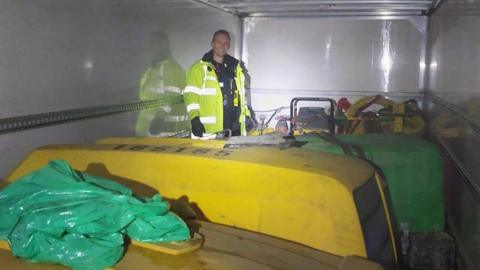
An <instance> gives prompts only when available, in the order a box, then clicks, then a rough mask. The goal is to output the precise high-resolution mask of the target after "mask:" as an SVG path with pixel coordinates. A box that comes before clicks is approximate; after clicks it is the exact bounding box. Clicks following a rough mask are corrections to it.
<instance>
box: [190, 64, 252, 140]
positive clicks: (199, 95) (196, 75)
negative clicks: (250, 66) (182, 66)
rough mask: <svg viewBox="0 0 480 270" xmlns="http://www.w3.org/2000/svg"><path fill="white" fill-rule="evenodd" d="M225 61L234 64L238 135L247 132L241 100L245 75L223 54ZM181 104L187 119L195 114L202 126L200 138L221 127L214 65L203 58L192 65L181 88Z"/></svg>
mask: <svg viewBox="0 0 480 270" xmlns="http://www.w3.org/2000/svg"><path fill="white" fill-rule="evenodd" d="M225 58H227V61H225V62H226V63H234V64H235V78H234V79H235V84H236V89H235V91H234V93H233V106H234V107H238V108H239V109H240V116H239V124H240V134H241V135H242V136H245V135H247V132H246V129H245V117H246V116H250V111H249V110H248V108H247V104H246V102H245V75H244V73H243V69H242V67H241V66H240V64H239V61H238V60H236V59H235V58H233V57H231V56H229V55H226V56H225ZM183 98H184V100H185V105H186V106H187V112H188V116H189V117H190V120H191V119H193V118H195V117H199V118H200V122H202V124H203V125H204V127H205V133H204V135H203V136H204V137H206V136H211V135H213V134H214V133H216V132H219V131H222V130H223V129H224V128H223V95H222V90H221V88H220V83H219V81H218V78H217V74H216V73H215V67H214V66H213V64H212V63H211V62H209V61H206V60H205V57H204V58H203V59H202V60H200V61H198V62H196V63H195V64H193V65H192V66H191V67H190V69H189V70H188V72H187V83H186V87H185V91H184V96H183Z"/></svg>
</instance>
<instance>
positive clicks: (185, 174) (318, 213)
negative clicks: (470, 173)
mask: <svg viewBox="0 0 480 270" xmlns="http://www.w3.org/2000/svg"><path fill="white" fill-rule="evenodd" d="M224 145H225V141H200V140H190V139H158V138H111V139H104V140H101V141H99V142H97V144H94V145H54V146H45V147H41V148H38V149H36V150H34V151H33V152H32V153H31V154H30V155H29V156H28V157H27V158H26V159H25V160H24V161H23V162H22V163H21V164H20V165H19V166H18V167H17V168H16V169H15V170H14V171H13V173H12V174H11V175H10V176H9V177H8V179H7V181H14V180H15V179H18V178H20V177H21V176H24V175H26V174H28V173H29V172H31V171H33V170H36V169H39V168H41V167H43V166H45V165H46V164H47V163H48V162H49V161H50V160H53V159H63V160H66V161H68V162H69V163H70V164H71V165H72V166H73V167H74V168H75V169H77V170H79V171H84V172H87V173H90V174H93V175H98V176H103V177H106V178H109V179H112V180H116V181H118V182H120V183H122V184H124V185H126V186H128V187H129V188H131V189H132V190H133V191H134V193H135V194H136V195H139V196H151V195H153V194H154V193H156V192H157V191H159V192H160V194H161V195H162V196H163V197H166V198H169V199H178V198H183V199H188V202H189V204H190V205H191V206H192V208H193V209H195V210H196V212H197V215H198V216H199V218H200V219H203V220H206V221H210V222H213V223H218V224H223V225H227V226H233V227H238V228H242V229H246V230H250V231H254V232H259V233H263V234H267V235H271V236H275V237H279V238H282V239H286V240H290V241H293V242H296V243H300V244H303V245H306V246H308V247H311V248H314V249H317V250H322V251H325V252H328V253H331V254H334V255H338V256H342V257H343V256H350V255H357V256H361V257H367V251H366V246H365V239H364V235H363V232H362V226H361V224H360V220H359V215H358V213H357V209H356V204H355V202H354V197H353V193H354V191H355V190H356V189H357V188H359V187H361V186H362V185H363V184H365V183H366V182H367V181H369V180H371V181H376V185H377V186H378V190H379V192H380V194H381V200H382V202H381V203H382V204H383V208H384V209H385V210H384V211H385V216H386V218H387V219H388V220H387V221H388V228H387V230H388V231H389V232H390V234H389V236H390V237H392V239H390V240H392V243H394V241H393V236H392V233H391V225H390V221H389V213H388V210H387V209H388V207H387V206H386V202H385V198H384V196H383V193H382V188H380V186H381V184H380V180H379V179H378V177H375V176H376V174H375V171H374V169H373V168H372V167H371V166H370V165H369V164H368V163H367V162H364V161H362V160H359V159H355V158H351V157H346V156H340V155H335V154H328V153H320V152H318V151H310V150H305V149H301V148H289V149H284V150H280V149H277V148H275V147H247V148H238V149H226V148H223V147H224ZM372 179H373V180H372ZM393 245H394V244H393ZM392 248H393V249H395V247H392Z"/></svg>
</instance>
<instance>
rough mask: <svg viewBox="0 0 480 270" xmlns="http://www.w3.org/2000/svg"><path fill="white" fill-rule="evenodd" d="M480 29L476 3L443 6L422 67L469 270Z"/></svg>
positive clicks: (479, 200) (475, 207)
mask: <svg viewBox="0 0 480 270" xmlns="http://www.w3.org/2000/svg"><path fill="white" fill-rule="evenodd" d="M479 26H480V1H479V0H468V1H467V0H460V1H453V0H445V1H444V2H443V4H442V5H441V6H440V8H439V9H438V10H437V11H436V12H435V13H434V14H433V16H432V17H431V22H430V31H429V32H430V34H429V37H430V38H429V48H428V50H427V51H428V52H429V53H428V55H427V60H428V61H427V62H426V64H425V67H426V68H427V69H429V71H428V72H427V74H428V75H429V76H427V78H426V83H427V86H428V87H427V89H426V90H427V97H428V100H429V106H428V107H427V108H428V112H429V117H430V121H429V122H430V131H431V135H432V137H434V138H435V139H437V140H438V141H439V142H440V143H441V144H443V146H444V148H445V150H446V152H447V153H448V154H449V156H450V157H451V158H452V159H453V161H454V163H455V165H456V167H457V169H458V171H459V172H461V173H460V174H453V175H450V177H449V178H447V183H446V194H447V216H448V220H449V221H450V222H449V224H450V226H451V229H452V230H453V231H454V232H455V234H456V235H455V236H456V239H457V242H458V243H459V248H460V252H461V254H462V255H463V257H464V259H465V263H466V265H467V267H468V269H480V258H479V257H478V251H479V250H480V154H479V151H478V148H479V145H480V72H479V70H480V45H479V44H480V28H479Z"/></svg>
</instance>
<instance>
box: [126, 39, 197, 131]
mask: <svg viewBox="0 0 480 270" xmlns="http://www.w3.org/2000/svg"><path fill="white" fill-rule="evenodd" d="M146 46H147V49H146V51H148V54H147V57H148V59H149V60H146V61H150V63H145V66H148V68H147V69H146V71H145V72H144V73H143V75H142V77H141V79H140V93H139V98H140V100H141V101H145V100H152V99H161V98H175V97H177V98H178V97H179V96H180V97H181V96H182V92H183V89H184V88H185V70H184V69H183V68H182V66H181V65H180V64H178V62H177V61H176V60H175V59H174V58H173V56H172V53H171V50H170V41H169V38H168V36H167V35H166V33H164V32H163V31H155V32H151V33H150V34H149V37H148V40H147V45H146ZM180 100H181V101H180V102H177V103H174V102H170V103H169V104H167V105H166V106H163V107H160V108H158V109H154V110H149V111H142V112H140V113H139V116H138V120H137V123H136V127H135V132H136V134H137V135H138V136H147V137H166V136H172V135H174V134H177V133H180V132H184V131H187V130H189V128H190V124H189V121H188V115H187V110H186V107H185V104H184V103H183V99H180Z"/></svg>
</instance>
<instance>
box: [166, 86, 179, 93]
mask: <svg viewBox="0 0 480 270" xmlns="http://www.w3.org/2000/svg"><path fill="white" fill-rule="evenodd" d="M165 91H167V92H174V93H177V94H181V93H182V89H180V87H177V86H173V85H169V86H165Z"/></svg>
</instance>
